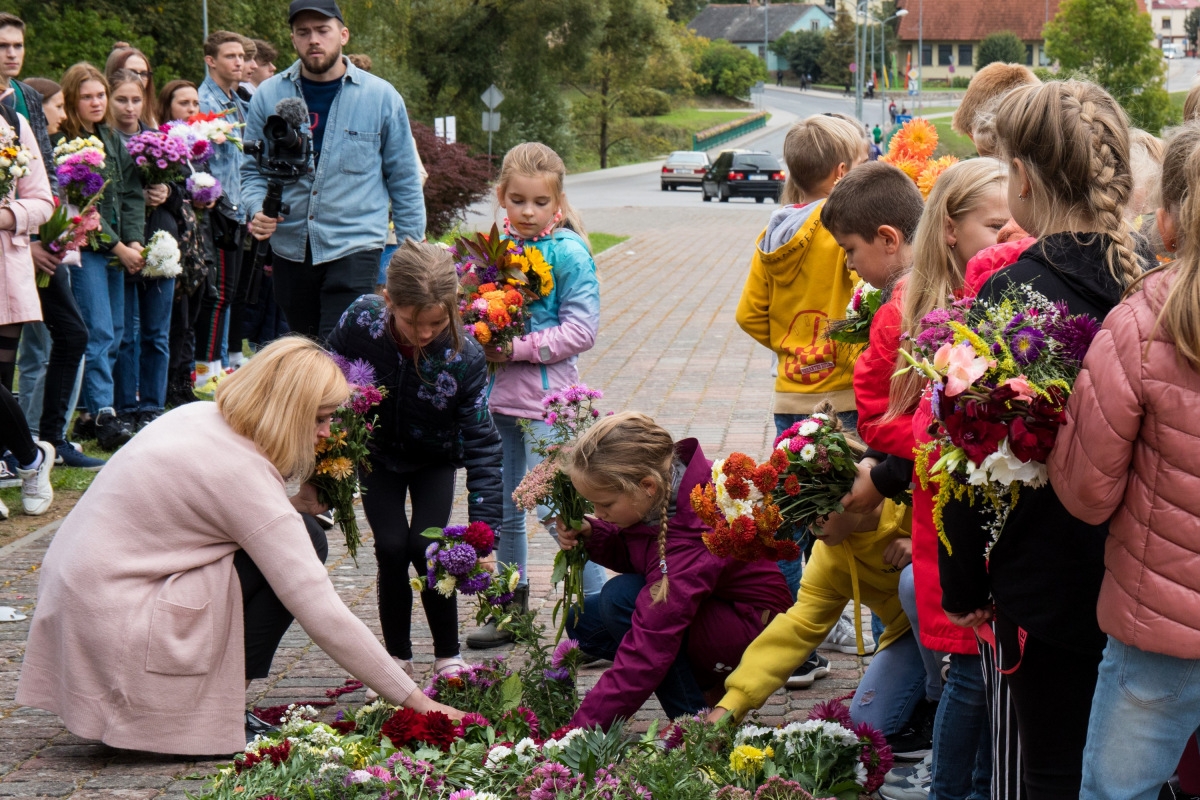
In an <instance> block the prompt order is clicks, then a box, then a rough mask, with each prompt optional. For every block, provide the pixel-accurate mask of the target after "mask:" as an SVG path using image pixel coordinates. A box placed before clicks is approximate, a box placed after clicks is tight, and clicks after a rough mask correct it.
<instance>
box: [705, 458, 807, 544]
mask: <svg viewBox="0 0 1200 800" xmlns="http://www.w3.org/2000/svg"><path fill="white" fill-rule="evenodd" d="M787 468H788V458H787V454H786V453H784V452H783V451H782V450H775V451H773V452H772V453H771V457H770V459H768V460H767V461H765V462H763V463H762V464H757V463H755V461H754V459H752V458H750V456H748V455H746V454H745V453H731V454H730V455H729V457H728V458H725V459H721V460H718V461H714V462H713V466H712V482H711V483H708V484H704V485H701V486H697V487H696V488H694V489H693V490H692V508H693V509H695V511H696V514H697V515H699V517H700V519H702V520H703V521H704V524H705V525H708V526H709V527H710V528H712V531H711V532H710V533H706V534H703V538H704V544H705V546H706V547H708V549H709V552H711V553H712V554H713V555H716V556H720V557H722V558H736V559H738V560H739V561H758V560H768V561H780V560H792V559H795V558H798V557H799V555H800V548H799V546H798V545H797V544H796V542H795V541H793V540H792V538H791V537H790V536H785V537H784V538H782V539H780V538H777V537H776V534H777V532H778V531H779V528H780V525H781V524H782V523H783V518H782V516H781V515H780V513H779V506H777V505H776V504H775V502H774V500H773V498H772V492H773V491H774V490H775V488H776V486H777V485H778V484H779V478H780V476H781V475H782V474H783V473H784V472H786V470H787Z"/></svg>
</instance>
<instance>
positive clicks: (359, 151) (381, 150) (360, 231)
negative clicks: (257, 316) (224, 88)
mask: <svg viewBox="0 0 1200 800" xmlns="http://www.w3.org/2000/svg"><path fill="white" fill-rule="evenodd" d="M343 60H345V58H344V57H343ZM345 63H346V75H345V77H343V79H342V89H341V91H340V92H338V95H337V97H336V98H335V99H334V101H333V105H332V106H331V107H330V109H329V117H328V119H327V121H326V123H325V140H324V142H323V144H322V148H321V160H320V163H319V164H318V165H317V166H316V167H315V168H314V167H312V166H310V167H309V172H308V175H307V176H305V177H304V178H302V179H301V180H300V181H299V182H297V183H295V184H292V185H291V186H286V187H284V190H283V200H284V202H285V203H287V204H288V205H290V206H291V210H290V213H288V214H286V215H284V221H283V222H282V223H280V225H279V227H278V228H277V229H276V231H275V235H274V236H272V237H271V248H272V250H273V251H274V252H275V254H276V255H277V256H279V257H280V258H284V259H287V260H288V261H304V255H305V245H306V244H307V245H308V246H309V248H311V250H312V263H313V264H322V263H325V262H328V261H333V260H335V259H338V258H343V257H345V256H347V255H350V254H351V253H357V252H362V251H363V250H373V249H379V250H382V249H383V245H384V239H385V238H386V236H387V232H388V203H389V202H390V203H391V218H392V221H393V222H395V225H396V239H397V240H398V241H401V242H402V241H404V240H405V239H406V238H409V239H416V240H417V241H420V240H422V239H424V238H425V198H424V196H423V194H422V192H421V178H420V175H419V173H418V171H417V150H416V148H415V147H414V146H413V138H412V130H411V129H410V128H409V126H408V114H407V112H406V111H405V109H404V100H403V99H402V98H401V97H400V94H399V92H397V91H396V90H395V89H394V88H392V85H391V84H389V83H387V82H386V81H384V80H381V79H380V78H378V77H376V76H374V75H371V74H369V73H366V72H363V71H362V70H360V69H358V68H357V67H355V66H354V65H353V64H351V63H349V61H348V60H345ZM285 97H300V98H303V94H302V93H301V91H300V62H299V61H298V60H297V61H296V63H294V64H292V65H291V66H290V67H288V68H287V69H286V70H284V71H283V72H281V73H279V74H278V75H275V76H274V77H273V78H271V79H269V80H267V81H265V82H264V83H262V84H261V85H260V86H259V87H258V90H257V91H256V92H255V93H254V97H253V98H252V99H251V101H250V115H249V118H248V119H247V121H246V130H245V138H246V140H253V139H261V138H262V129H263V123H264V122H265V121H266V118H267V117H268V116H270V115H271V114H273V113H275V104H276V103H278V102H279V101H280V100H282V99H283V98H285ZM266 193H267V180H266V178H264V177H263V176H262V175H261V174H260V173H259V171H258V167H257V165H256V164H255V162H254V159H253V158H251V157H249V156H247V157H245V158H244V159H243V161H242V200H243V204H244V206H245V207H246V209H247V210H248V212H249V214H251V215H253V214H254V213H255V212H257V211H259V210H261V209H262V202H263V197H264V196H265V195H266Z"/></svg>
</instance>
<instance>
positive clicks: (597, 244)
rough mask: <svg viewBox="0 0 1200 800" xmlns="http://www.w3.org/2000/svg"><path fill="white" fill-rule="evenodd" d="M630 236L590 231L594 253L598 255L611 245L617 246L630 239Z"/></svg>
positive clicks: (589, 237)
mask: <svg viewBox="0 0 1200 800" xmlns="http://www.w3.org/2000/svg"><path fill="white" fill-rule="evenodd" d="M628 238H629V237H628V236H616V235H615V234H611V233H589V234H588V241H590V242H591V243H592V255H594V256H598V255H600V254H601V253H603V252H604V251H605V250H607V249H608V248H610V247H615V246H616V245H619V244H620V243H621V242H623V241H625V240H626V239H628Z"/></svg>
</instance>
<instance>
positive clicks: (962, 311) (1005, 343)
mask: <svg viewBox="0 0 1200 800" xmlns="http://www.w3.org/2000/svg"><path fill="white" fill-rule="evenodd" d="M921 327H922V329H923V330H922V333H921V334H920V335H919V336H918V337H917V339H916V341H915V343H914V347H913V354H911V355H910V354H908V353H907V352H906V351H904V350H902V351H901V352H902V353H904V354H905V357H906V358H907V359H908V360H909V362H910V363H911V364H912V369H915V370H917V371H918V372H919V373H921V374H922V375H924V376H926V377H927V378H929V379H930V380H931V381H932V383H933V386H932V393H933V394H932V405H933V414H934V417H935V418H936V419H937V422H936V430H931V434H933V435H934V437H935V438H934V440H933V441H931V442H929V443H927V444H925V445H923V446H922V447H921V448H920V450H919V451H918V453H917V462H916V472H917V476H918V478H920V480H921V483H922V485H923V486H928V484H929V481H930V480H931V479H932V478H934V477H935V476H939V475H941V476H942V478H941V479H940V480H939V483H938V490H937V495H936V496H935V500H934V511H933V517H934V522H935V524H936V526H937V530H938V536H939V538H941V540H942V543H943V544H944V545H945V546H946V550H947V551H950V550H951V546H950V542H949V541H948V540H947V538H946V532H945V529H944V527H943V525H942V511H943V510H944V509H945V507H946V503H947V502H949V500H950V499H951V498H955V499H958V500H962V499H964V498H965V499H968V500H969V501H970V502H971V503H974V502H975V500H977V499H980V500H984V501H986V502H987V503H988V504H989V505H990V506H991V508H992V510H993V511H994V512H995V520H994V521H993V522H992V523H991V525H990V529H989V533H990V534H991V544H989V546H988V551H987V552H988V554H989V555H990V553H991V547H992V546H994V545H995V543H996V539H997V537H998V536H999V535H1000V532H1001V530H1003V528H1004V523H1005V520H1007V518H1008V514H1009V512H1010V511H1011V510H1012V506H1013V504H1014V503H1015V502H1016V501H1017V497H1018V495H1019V492H1020V489H1021V487H1022V486H1029V487H1032V488H1036V487H1039V486H1043V485H1045V483H1046V465H1045V461H1046V458H1047V457H1048V456H1049V455H1050V450H1051V448H1052V447H1053V446H1054V439H1055V436H1056V435H1057V433H1058V427H1059V426H1060V425H1061V424H1062V423H1063V421H1064V407H1065V406H1066V402H1067V398H1068V396H1069V395H1070V393H1071V388H1072V386H1074V383H1075V378H1076V377H1077V376H1078V375H1079V369H1080V365H1081V364H1082V362H1083V357H1084V355H1085V354H1086V353H1087V349H1088V347H1089V346H1090V345H1091V343H1092V339H1093V338H1094V337H1095V335H1096V333H1097V332H1098V331H1099V330H1100V323H1098V322H1097V321H1096V320H1095V319H1093V318H1091V317H1090V316H1087V315H1072V314H1070V313H1069V312H1068V310H1067V308H1066V306H1065V305H1063V304H1061V303H1052V302H1050V301H1049V300H1048V299H1047V298H1046V297H1045V296H1043V295H1041V294H1038V293H1037V292H1035V291H1033V290H1032V289H1029V288H1028V287H1022V288H1020V289H1015V290H1013V291H1012V292H1011V293H1009V294H1007V295H1005V296H1004V297H1003V298H1001V299H1000V300H999V301H998V302H995V303H983V302H979V301H975V302H973V303H972V301H969V300H968V301H962V302H961V303H959V304H957V305H956V306H954V307H952V308H950V309H935V310H934V311H932V312H930V313H929V314H928V315H927V316H926V317H925V319H924V320H922V323H921ZM939 451H940V454H941V455H940V457H939V458H938V459H937V461H936V462H934V463H932V464H931V463H930V462H931V460H932V455H933V453H935V452H939Z"/></svg>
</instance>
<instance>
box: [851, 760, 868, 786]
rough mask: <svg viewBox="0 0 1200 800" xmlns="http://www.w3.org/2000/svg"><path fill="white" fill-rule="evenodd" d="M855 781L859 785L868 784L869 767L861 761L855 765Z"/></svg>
mask: <svg viewBox="0 0 1200 800" xmlns="http://www.w3.org/2000/svg"><path fill="white" fill-rule="evenodd" d="M854 782H855V783H857V784H858V785H859V786H866V785H867V768H866V767H865V766H863V763H862V762H861V761H859V762H858V763H857V764H855V765H854Z"/></svg>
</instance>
